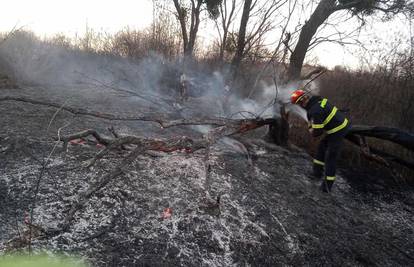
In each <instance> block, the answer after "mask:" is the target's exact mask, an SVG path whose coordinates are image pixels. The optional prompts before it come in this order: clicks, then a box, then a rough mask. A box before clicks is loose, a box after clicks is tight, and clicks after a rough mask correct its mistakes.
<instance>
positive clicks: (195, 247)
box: [0, 87, 414, 266]
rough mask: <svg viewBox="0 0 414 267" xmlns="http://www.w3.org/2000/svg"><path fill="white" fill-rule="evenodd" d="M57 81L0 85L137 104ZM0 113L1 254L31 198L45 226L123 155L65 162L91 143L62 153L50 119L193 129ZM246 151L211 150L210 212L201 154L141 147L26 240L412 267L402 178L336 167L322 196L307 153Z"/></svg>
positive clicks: (117, 257)
mask: <svg viewBox="0 0 414 267" xmlns="http://www.w3.org/2000/svg"><path fill="white" fill-rule="evenodd" d="M60 90H61V92H63V91H64V92H65V94H64V97H63V96H61V95H60V93H59V92H60V91H59V90H57V89H55V90H50V88H49V89H47V88H43V87H27V88H25V87H22V88H20V89H1V90H0V94H1V96H6V95H13V96H25V97H28V98H34V99H44V100H48V101H49V102H50V101H52V102H53V101H56V102H57V103H66V104H65V105H67V106H78V107H83V106H87V107H88V108H90V109H93V110H95V111H105V112H112V113H119V114H123V113H128V114H134V113H136V114H138V113H139V112H140V111H141V109H140V108H141V107H140V106H137V105H135V104H134V102H132V101H130V100H128V99H127V98H119V97H118V98H115V97H113V96H111V97H110V98H109V97H107V96H108V92H105V91H104V90H95V91H94V90H93V89H90V88H88V89H87V88H85V89H84V90H73V91H71V88H64V89H60ZM192 101H193V103H195V102H196V101H197V100H196V99H191V98H190V100H189V105H191V103H192ZM0 114H1V116H0V125H1V128H0V170H1V171H0V203H1V204H0V251H1V254H4V253H6V251H8V249H9V243H8V241H9V240H11V239H13V238H16V237H18V236H19V234H22V232H23V231H24V230H25V228H27V226H26V225H25V223H24V220H25V217H27V215H25V213H27V212H28V211H29V210H30V208H31V207H34V214H33V221H32V223H33V224H36V225H39V226H41V227H43V228H53V227H56V226H57V225H58V224H59V223H60V222H61V221H62V220H63V218H64V217H65V215H66V213H67V212H68V209H69V208H70V206H71V204H72V203H73V201H74V200H75V199H74V198H75V197H76V196H77V195H78V194H79V193H80V192H82V191H84V190H86V189H87V188H88V186H89V185H90V184H91V183H93V182H94V181H96V180H97V179H100V178H101V177H102V176H103V175H105V174H106V173H108V172H109V171H111V170H112V169H113V168H114V167H115V166H116V165H117V164H118V163H119V161H120V159H121V158H122V157H124V156H125V155H126V153H127V152H125V151H114V152H112V153H111V154H110V155H109V156H107V157H105V158H104V159H103V160H101V161H100V162H99V163H98V164H97V165H95V166H94V167H93V168H92V169H89V170H88V169H82V168H76V167H79V166H80V165H81V164H82V163H83V162H85V161H86V160H88V159H90V158H91V157H93V156H94V155H95V154H96V153H97V152H98V151H99V150H100V149H102V148H100V147H97V146H96V145H94V144H93V143H89V144H88V143H86V144H73V145H69V147H68V150H67V151H63V148H62V144H61V143H57V142H56V141H55V140H54V139H53V138H54V137H56V136H57V131H58V129H59V128H61V127H63V128H62V133H61V134H68V133H74V132H77V131H80V130H84V129H89V128H93V129H96V130H98V131H100V132H101V133H103V134H106V135H108V136H109V135H110V134H109V133H108V131H107V130H106V128H107V127H109V126H114V127H115V129H117V130H118V131H119V132H122V133H124V134H134V135H139V136H150V137H167V136H181V135H187V136H192V137H200V136H201V133H199V132H197V131H195V130H193V129H194V128H191V127H176V128H171V129H161V128H160V127H159V126H158V125H156V124H153V123H149V122H114V121H108V120H103V119H98V118H93V117H88V116H74V115H73V114H70V113H68V112H65V111H60V112H58V113H56V109H55V108H49V107H44V106H38V105H32V104H28V103H22V102H14V101H7V102H1V104H0ZM52 118H54V119H53V120H52ZM51 121H52V123H50V122H51ZM260 134H261V133H260V132H259V133H256V136H260ZM52 152H53V153H52ZM251 154H252V155H251V160H247V157H246V155H245V154H243V153H240V151H236V150H235V149H234V148H232V147H229V146H228V145H226V143H221V142H219V143H217V144H216V145H215V146H214V148H213V151H212V156H211V158H210V160H211V164H212V168H211V184H210V185H211V187H210V195H211V196H212V197H215V196H217V195H220V196H221V201H220V207H219V209H217V208H206V207H205V204H204V197H205V194H204V193H205V165H204V153H203V150H201V151H198V152H196V153H184V152H183V153H181V152H174V153H169V154H167V153H165V154H161V155H158V156H150V155H147V154H145V155H141V156H139V157H138V158H137V159H136V160H135V161H134V162H133V164H131V165H130V166H128V167H127V168H126V169H124V170H123V171H124V174H123V175H121V176H119V177H118V178H117V179H116V180H115V181H112V182H110V183H109V184H108V185H107V186H105V187H104V188H103V189H102V190H100V191H98V192H97V193H96V194H95V195H94V196H93V197H92V198H91V199H89V200H88V202H87V204H86V206H85V207H84V208H82V209H81V210H79V211H78V212H77V213H76V214H75V219H74V221H73V223H72V224H71V227H70V228H69V230H68V231H66V232H62V233H60V234H59V235H56V236H53V237H50V238H46V239H45V238H33V240H32V249H33V250H34V251H35V252H40V251H45V250H46V251H49V252H64V253H68V254H72V255H79V256H81V257H83V258H84V259H85V260H86V262H88V263H90V264H91V265H93V266H289V265H292V266H303V265H305V266H368V265H372V266H412V265H414V256H413V255H414V228H413V222H414V211H413V209H414V194H413V188H412V187H408V186H406V185H400V184H397V183H395V182H394V180H393V179H392V178H391V177H387V176H386V175H385V174H383V173H379V174H378V173H375V172H374V171H370V170H368V171H367V170H361V169H357V170H353V169H346V170H342V169H340V170H339V175H338V178H337V182H336V184H335V188H334V191H333V194H331V195H327V194H323V193H320V192H319V190H318V186H319V183H316V182H313V181H311V180H310V179H309V178H308V177H307V173H308V172H310V170H311V163H310V162H311V159H310V157H309V156H308V155H307V154H305V153H304V152H302V151H300V150H298V149H286V148H282V147H274V148H273V149H271V150H270V149H269V148H268V149H265V148H261V147H255V148H253V150H252V151H251ZM45 160H47V168H46V171H44V173H43V175H41V170H42V164H43V163H44V161H45ZM39 175H41V180H40V183H39V193H38V194H37V195H36V199H35V198H34V196H35V192H36V186H37V182H38V181H39V177H40V176H39ZM165 208H171V210H172V215H171V217H170V218H167V219H163V218H162V215H163V211H164V209H165ZM26 219H27V218H26Z"/></svg>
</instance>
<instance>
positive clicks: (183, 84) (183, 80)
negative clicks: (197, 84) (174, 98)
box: [180, 72, 189, 102]
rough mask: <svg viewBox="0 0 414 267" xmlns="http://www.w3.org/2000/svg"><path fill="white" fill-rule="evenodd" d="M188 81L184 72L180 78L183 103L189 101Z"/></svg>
mask: <svg viewBox="0 0 414 267" xmlns="http://www.w3.org/2000/svg"><path fill="white" fill-rule="evenodd" d="M188 85H189V82H188V79H187V76H186V75H185V73H184V72H183V73H182V74H181V76H180V98H181V102H185V101H186V100H188Z"/></svg>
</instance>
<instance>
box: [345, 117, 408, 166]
mask: <svg viewBox="0 0 414 267" xmlns="http://www.w3.org/2000/svg"><path fill="white" fill-rule="evenodd" d="M365 137H374V138H378V139H381V140H387V141H390V142H393V143H396V144H399V145H401V146H403V147H404V148H406V149H408V150H410V151H414V135H413V134H410V133H407V132H404V131H402V130H401V129H397V128H391V127H378V126H365V125H355V126H353V127H352V129H351V130H350V132H349V134H348V135H347V136H346V139H347V140H349V141H350V142H352V143H353V144H355V145H357V146H359V147H361V148H362V151H363V154H365V155H366V156H367V157H368V158H370V159H373V160H375V161H377V162H379V163H381V164H383V165H386V166H389V164H388V162H389V161H391V162H395V163H398V164H400V165H402V166H405V167H407V168H409V169H411V170H414V162H413V161H410V160H406V159H403V158H401V157H398V156H395V155H391V154H390V153H387V152H385V151H382V150H379V149H376V148H374V147H371V146H369V145H367V144H366V142H365Z"/></svg>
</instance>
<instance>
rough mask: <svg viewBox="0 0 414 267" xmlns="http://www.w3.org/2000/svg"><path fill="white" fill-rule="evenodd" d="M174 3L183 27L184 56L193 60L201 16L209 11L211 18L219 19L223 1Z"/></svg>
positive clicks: (178, 1) (208, 0)
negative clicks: (220, 6)
mask: <svg viewBox="0 0 414 267" xmlns="http://www.w3.org/2000/svg"><path fill="white" fill-rule="evenodd" d="M173 2H174V7H175V10H176V12H177V19H178V21H179V23H180V27H181V34H182V39H183V50H184V56H185V57H187V58H191V57H192V56H193V52H194V46H195V42H196V38H197V32H198V28H199V26H200V14H201V13H202V12H203V11H204V10H207V12H208V14H209V16H210V17H212V18H217V16H218V15H219V8H218V7H219V5H220V4H221V2H222V0H190V1H189V3H188V2H187V3H184V2H185V1H180V0H173ZM188 20H189V21H188ZM188 23H189V24H188Z"/></svg>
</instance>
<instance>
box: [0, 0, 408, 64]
mask: <svg viewBox="0 0 414 267" xmlns="http://www.w3.org/2000/svg"><path fill="white" fill-rule="evenodd" d="M161 1H163V0H161ZM164 1H166V0H164ZM1 7H2V10H4V12H3V13H2V16H1V18H0V31H2V32H5V31H10V30H11V29H13V27H15V26H17V28H20V27H24V29H27V30H31V31H34V32H35V33H36V34H37V35H39V36H41V37H44V36H52V35H54V34H57V33H63V34H65V35H68V36H71V37H73V36H75V35H78V36H82V35H83V34H84V33H85V30H86V28H87V27H88V28H91V29H94V30H96V31H101V32H108V33H114V32H117V31H119V30H121V29H123V28H125V27H129V28H132V29H142V28H145V27H147V26H149V25H150V24H151V22H152V17H153V11H152V1H151V0H117V1H114V0H70V1H67V0H65V1H59V0H36V1H33V0H12V1H11V0H9V1H6V0H3V3H2V4H1ZM206 23H211V24H212V22H211V21H210V22H208V21H206V22H205V23H204V26H206V25H205V24H206ZM404 23H405V22H401V21H400V22H392V23H390V22H388V23H373V24H372V25H368V26H367V29H366V30H365V31H364V32H363V34H362V35H361V37H360V38H361V40H363V41H365V42H368V43H369V41H370V40H372V39H373V38H375V37H378V38H380V43H382V44H383V45H384V46H385V44H386V42H390V40H391V39H394V38H398V35H401V33H397V32H401V31H402V32H404V34H408V33H409V27H407V25H406V24H404ZM351 27H353V26H352V25H351ZM206 28H207V29H209V30H204V31H203V30H200V31H199V35H200V38H201V39H203V40H209V39H212V38H213V37H214V34H215V31H214V27H212V25H207V27H206ZM396 35H397V36H396ZM373 36H375V37H373ZM368 48H369V47H368ZM374 48H378V44H376V45H375V46H374ZM357 51H359V48H357V47H353V46H351V47H349V46H348V47H347V48H344V47H341V46H339V45H334V44H331V43H325V44H322V45H320V46H318V47H317V48H315V49H314V50H313V51H312V52H311V53H310V54H309V57H308V58H315V57H317V58H318V61H319V63H320V64H322V65H325V66H328V67H331V68H332V67H334V66H335V65H345V66H350V67H356V66H357V65H358V64H359V57H358V55H357Z"/></svg>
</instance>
